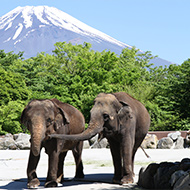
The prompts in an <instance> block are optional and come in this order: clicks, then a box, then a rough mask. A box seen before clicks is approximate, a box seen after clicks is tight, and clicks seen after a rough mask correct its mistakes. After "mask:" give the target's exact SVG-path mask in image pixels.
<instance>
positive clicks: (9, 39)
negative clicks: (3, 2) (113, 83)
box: [0, 6, 171, 65]
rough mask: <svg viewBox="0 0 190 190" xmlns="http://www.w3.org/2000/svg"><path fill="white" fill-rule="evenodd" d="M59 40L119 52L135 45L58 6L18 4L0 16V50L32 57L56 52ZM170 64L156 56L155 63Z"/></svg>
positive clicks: (99, 49) (98, 49)
mask: <svg viewBox="0 0 190 190" xmlns="http://www.w3.org/2000/svg"><path fill="white" fill-rule="evenodd" d="M59 41H62V42H63V41H66V42H71V43H72V44H81V43H83V42H89V43H91V44H92V48H93V49H94V50H97V51H103V50H104V49H107V50H111V51H113V52H115V53H117V54H120V53H121V51H122V49H123V48H126V47H129V48H131V46H129V45H127V44H124V43H122V42H120V41H118V40H115V39H114V38H112V37H110V36H108V35H106V34H104V33H102V32H100V31H98V30H96V29H94V28H92V27H90V26H88V25H86V24H84V23H82V22H80V21H79V20H77V19H75V18H73V17H72V16H70V15H68V14H66V13H64V12H62V11H60V10H58V9H56V8H54V7H47V6H37V7H34V6H26V7H17V8H15V9H14V10H12V11H10V12H9V13H7V14H5V15H4V16H2V17H0V49H4V50H5V52H9V51H14V52H15V53H18V52H19V51H24V52H25V53H24V57H25V58H29V57H32V56H36V55H37V53H38V52H42V51H43V52H46V53H52V50H53V49H54V44H55V43H56V42H59ZM169 64H171V62H168V61H165V60H163V59H160V58H156V61H155V65H169Z"/></svg>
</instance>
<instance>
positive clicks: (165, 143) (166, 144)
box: [157, 137, 173, 149]
mask: <svg viewBox="0 0 190 190" xmlns="http://www.w3.org/2000/svg"><path fill="white" fill-rule="evenodd" d="M172 147H173V140H172V139H171V138H170V137H164V138H162V139H160V140H159V141H158V144H157V148H158V149H170V148H172Z"/></svg>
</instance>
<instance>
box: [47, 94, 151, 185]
mask: <svg viewBox="0 0 190 190" xmlns="http://www.w3.org/2000/svg"><path fill="white" fill-rule="evenodd" d="M149 126H150V116H149V114H148V112H147V110H146V108H145V107H144V106H143V105H142V104H141V103H140V102H139V101H138V100H136V99H134V98H133V97H131V96H130V95H128V94H127V93H125V92H118V93H113V94H105V93H100V94H99V95H98V96H97V97H96V98H95V101H94V106H93V108H92V109H91V118H90V122H89V125H88V128H87V130H85V131H84V132H83V133H81V134H77V135H70V136H69V135H56V134H53V135H50V137H51V138H59V139H64V140H87V139H90V138H91V137H93V136H94V135H96V134H97V133H100V134H101V135H103V137H106V138H107V139H108V142H109V144H110V149H111V153H112V158H113V164H114V169H115V171H114V178H113V182H114V183H120V184H128V183H133V175H134V172H133V168H134V157H135V153H136V151H137V149H138V147H139V146H140V145H141V143H142V141H143V139H144V137H145V136H146V134H147V132H148V129H149Z"/></svg>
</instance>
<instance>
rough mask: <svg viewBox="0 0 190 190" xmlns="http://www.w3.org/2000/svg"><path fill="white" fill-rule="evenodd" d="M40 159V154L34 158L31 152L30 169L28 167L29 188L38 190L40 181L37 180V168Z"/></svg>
mask: <svg viewBox="0 0 190 190" xmlns="http://www.w3.org/2000/svg"><path fill="white" fill-rule="evenodd" d="M39 159H40V154H39V155H38V156H34V155H33V153H32V150H30V155H29V160H28V167H27V176H28V184H27V186H28V188H37V187H38V186H39V185H40V181H39V179H38V178H37V174H36V168H37V165H38V162H39Z"/></svg>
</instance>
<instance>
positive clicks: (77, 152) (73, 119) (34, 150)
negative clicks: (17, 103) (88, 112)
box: [21, 99, 85, 188]
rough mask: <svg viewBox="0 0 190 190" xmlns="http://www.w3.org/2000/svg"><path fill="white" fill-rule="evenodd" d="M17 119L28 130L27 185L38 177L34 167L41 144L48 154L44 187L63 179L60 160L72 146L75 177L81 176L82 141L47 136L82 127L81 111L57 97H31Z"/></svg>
mask: <svg viewBox="0 0 190 190" xmlns="http://www.w3.org/2000/svg"><path fill="white" fill-rule="evenodd" d="M21 123H22V124H24V125H25V126H27V128H28V130H29V131H30V133H31V148H30V155H29V160H28V167H27V176H28V188H37V187H38V186H39V185H40V181H39V180H38V178H37V174H36V168H37V165H38V162H39V159H40V151H41V148H42V147H44V148H45V152H46V153H47V154H48V157H49V160H48V162H49V164H48V166H49V168H48V174H47V178H46V183H45V187H56V186H57V183H58V182H62V180H63V164H64V159H65V156H66V154H67V151H68V150H72V152H73V155H74V158H75V163H76V174H75V177H76V178H83V177H84V174H83V164H82V160H81V153H82V146H83V142H82V141H80V142H79V141H75V142H74V141H66V142H65V141H63V140H60V139H50V138H49V137H48V136H49V135H50V134H78V133H82V132H83V131H84V126H85V121H84V117H83V115H82V113H81V112H80V111H79V110H77V109H76V108H74V107H73V106H71V105H69V104H67V103H62V102H60V101H59V100H57V99H45V100H32V101H31V102H29V103H28V105H27V106H26V108H25V109H24V110H23V112H22V115H21Z"/></svg>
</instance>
